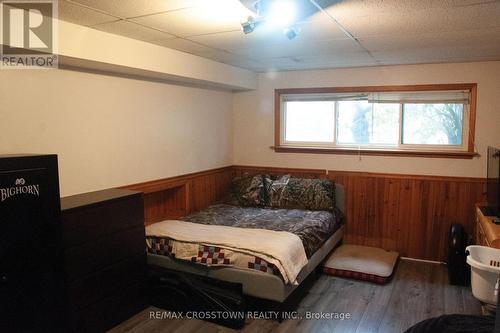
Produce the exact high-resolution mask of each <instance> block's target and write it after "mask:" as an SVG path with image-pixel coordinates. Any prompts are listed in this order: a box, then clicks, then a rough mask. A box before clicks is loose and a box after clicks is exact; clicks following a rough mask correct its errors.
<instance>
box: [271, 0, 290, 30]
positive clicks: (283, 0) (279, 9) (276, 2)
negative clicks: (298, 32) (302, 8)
mask: <svg viewBox="0 0 500 333" xmlns="http://www.w3.org/2000/svg"><path fill="white" fill-rule="evenodd" d="M265 16H266V22H267V23H269V24H270V25H272V26H277V27H280V28H285V27H287V26H288V25H289V24H291V23H292V22H293V21H294V19H295V17H296V16H297V8H296V7H295V3H294V2H293V1H292V0H273V1H271V2H270V3H269V5H268V8H266V14H265Z"/></svg>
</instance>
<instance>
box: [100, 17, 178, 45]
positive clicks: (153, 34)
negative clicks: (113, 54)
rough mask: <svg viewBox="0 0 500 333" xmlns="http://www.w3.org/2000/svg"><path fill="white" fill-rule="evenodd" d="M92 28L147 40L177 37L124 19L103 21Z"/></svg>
mask: <svg viewBox="0 0 500 333" xmlns="http://www.w3.org/2000/svg"><path fill="white" fill-rule="evenodd" d="M92 28H94V29H97V30H101V31H105V32H109V33H112V34H116V35H121V36H125V37H129V38H134V39H138V40H142V41H146V42H151V41H155V40H166V39H169V38H175V37H174V36H172V35H170V34H167V33H165V32H162V31H158V30H155V29H151V28H147V27H144V26H141V25H139V24H136V23H133V22H128V21H124V20H120V21H116V22H110V23H103V24H99V25H96V26H93V27H92Z"/></svg>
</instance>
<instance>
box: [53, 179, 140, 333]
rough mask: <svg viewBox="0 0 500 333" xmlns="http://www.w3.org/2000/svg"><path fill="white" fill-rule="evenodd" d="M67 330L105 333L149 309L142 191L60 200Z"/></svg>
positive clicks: (121, 191) (95, 194) (98, 194)
mask: <svg viewBox="0 0 500 333" xmlns="http://www.w3.org/2000/svg"><path fill="white" fill-rule="evenodd" d="M61 221H62V239H63V248H64V251H63V254H64V265H65V276H66V297H67V303H68V308H67V310H68V312H69V313H68V316H67V320H68V324H67V326H68V330H69V331H73V332H103V331H106V330H107V329H109V328H111V327H113V326H115V325H117V324H119V323H120V322H122V321H124V320H126V319H127V318H129V317H130V316H132V315H134V314H135V313H137V312H139V311H141V310H142V309H144V308H145V307H146V306H147V300H146V292H145V290H144V288H145V287H144V278H145V270H146V253H145V236H144V203H143V195H142V193H141V192H134V191H128V190H119V189H110V190H104V191H98V192H91V193H85V194H81V195H75V196H71V197H66V198H62V199H61Z"/></svg>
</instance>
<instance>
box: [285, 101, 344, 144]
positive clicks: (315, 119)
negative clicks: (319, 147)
mask: <svg viewBox="0 0 500 333" xmlns="http://www.w3.org/2000/svg"><path fill="white" fill-rule="evenodd" d="M334 106H335V104H334V102H330V101H314V102H310V101H307V102H302V101H293V102H292V101H290V102H286V114H285V119H286V120H285V141H305V142H333V129H334V127H333V126H334V121H335V108H334Z"/></svg>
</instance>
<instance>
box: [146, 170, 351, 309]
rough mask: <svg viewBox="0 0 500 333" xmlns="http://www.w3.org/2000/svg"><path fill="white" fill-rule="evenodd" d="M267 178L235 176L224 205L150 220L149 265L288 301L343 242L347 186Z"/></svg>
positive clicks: (148, 233) (266, 297)
mask: <svg viewBox="0 0 500 333" xmlns="http://www.w3.org/2000/svg"><path fill="white" fill-rule="evenodd" d="M266 177H269V176H267V175H257V176H252V177H247V178H246V179H244V181H242V180H241V179H236V180H235V181H233V185H232V188H231V195H230V199H226V200H224V202H223V203H219V204H215V205H212V206H210V207H208V208H207V209H205V210H202V211H199V212H195V213H193V214H190V215H187V216H185V217H183V218H180V219H179V220H180V221H181V222H179V221H163V222H160V223H155V224H152V225H150V226H148V227H147V228H146V244H147V252H148V264H150V265H154V266H159V267H162V268H165V269H169V270H175V271H180V272H187V273H192V274H196V275H201V276H206V277H210V278H215V279H217V280H223V281H227V282H233V283H239V284H241V285H242V290H243V293H244V294H246V295H249V296H253V297H256V298H260V299H266V300H270V301H276V302H284V301H285V300H286V299H287V298H288V296H289V295H290V294H291V293H292V292H293V291H294V290H295V289H296V288H297V287H298V286H299V285H300V284H301V283H302V282H303V281H304V280H305V279H306V278H307V276H308V275H309V274H310V273H311V272H312V271H313V270H314V269H315V268H316V267H317V266H318V265H319V264H320V263H321V262H322V261H323V259H325V257H326V256H327V255H328V254H329V253H330V252H331V251H332V250H333V248H335V247H336V246H337V245H338V244H339V243H340V241H341V240H342V236H343V232H344V225H343V220H344V219H343V211H344V188H343V187H342V186H341V185H338V184H333V183H332V182H329V181H326V180H303V179H294V178H293V177H290V176H287V175H285V176H283V177H275V178H274V179H271V178H266ZM304 184H305V185H304ZM303 185H304V186H303ZM287 186H288V187H287ZM299 189H300V191H299ZM325 189H326V192H325V191H324V190H325ZM329 191H330V192H331V193H328V192H329ZM322 192H324V193H322ZM235 198H236V199H235ZM263 202H264V204H263ZM310 208H327V209H324V210H322V209H310ZM252 237H253V238H254V239H253V240H252ZM233 238H234V239H235V240H234V241H233V242H232V243H231V241H232V239H233ZM284 249H286V251H283V250H284ZM289 252H290V253H289ZM276 258H278V259H277V260H276ZM281 258H283V259H281ZM287 260H289V261H294V262H291V263H289V265H288V266H287V265H286V264H284V263H286V261H287ZM296 261H298V262H296Z"/></svg>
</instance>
